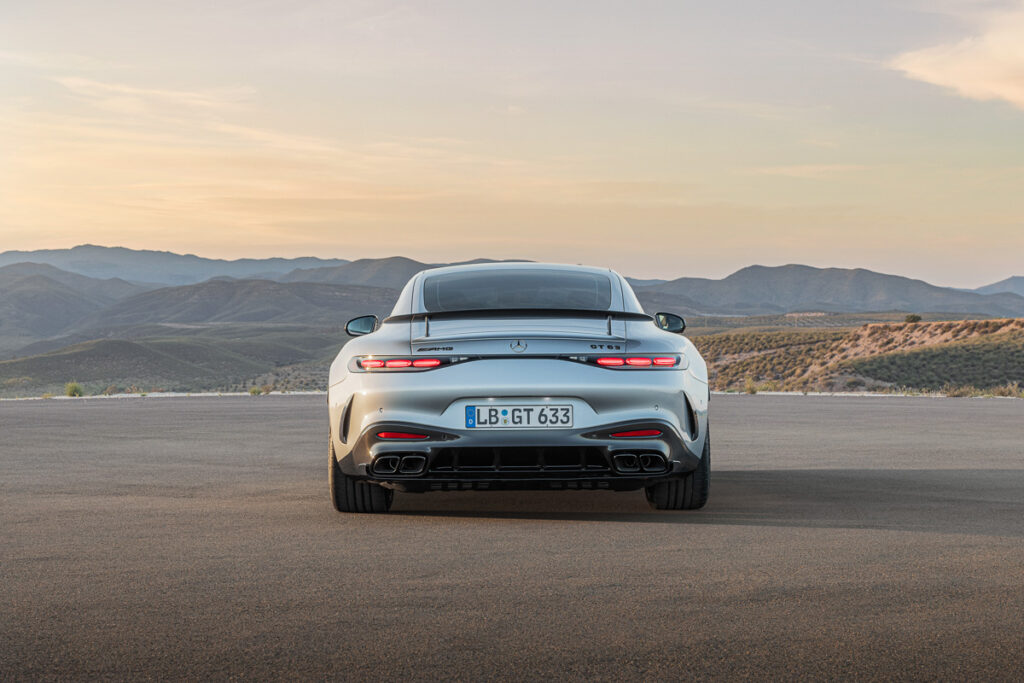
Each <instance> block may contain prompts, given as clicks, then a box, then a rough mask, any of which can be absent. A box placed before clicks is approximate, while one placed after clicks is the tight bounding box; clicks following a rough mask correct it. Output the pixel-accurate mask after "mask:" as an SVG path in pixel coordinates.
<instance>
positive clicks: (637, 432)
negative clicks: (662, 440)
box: [612, 429, 661, 439]
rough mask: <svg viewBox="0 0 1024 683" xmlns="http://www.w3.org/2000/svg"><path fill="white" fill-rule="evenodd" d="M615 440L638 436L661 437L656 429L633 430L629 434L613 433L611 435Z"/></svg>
mask: <svg viewBox="0 0 1024 683" xmlns="http://www.w3.org/2000/svg"><path fill="white" fill-rule="evenodd" d="M612 436H613V437H615V438H616V439H632V438H636V437H639V436H661V431H660V430H658V429H634V430H632V431H629V432H615V433H614V434H612Z"/></svg>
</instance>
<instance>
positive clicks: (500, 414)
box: [466, 405, 572, 429]
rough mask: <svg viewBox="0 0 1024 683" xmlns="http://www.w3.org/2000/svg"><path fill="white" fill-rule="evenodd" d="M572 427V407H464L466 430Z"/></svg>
mask: <svg viewBox="0 0 1024 683" xmlns="http://www.w3.org/2000/svg"><path fill="white" fill-rule="evenodd" d="M566 427H572V406H566V405H557V406H555V405H542V406H538V405H534V406H507V405H498V406H490V405H489V406H466V428H467V429H564V428H566Z"/></svg>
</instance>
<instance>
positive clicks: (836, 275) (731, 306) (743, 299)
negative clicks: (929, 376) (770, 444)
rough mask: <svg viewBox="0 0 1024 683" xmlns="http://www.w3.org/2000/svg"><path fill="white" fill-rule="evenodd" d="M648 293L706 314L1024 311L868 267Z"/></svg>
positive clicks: (801, 269)
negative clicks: (683, 301) (675, 299)
mask: <svg viewBox="0 0 1024 683" xmlns="http://www.w3.org/2000/svg"><path fill="white" fill-rule="evenodd" d="M641 292H642V293H643V294H645V295H647V296H648V297H659V298H662V299H663V298H664V297H665V296H666V295H668V296H680V297H686V299H688V300H689V302H691V303H693V304H695V305H696V306H699V307H700V308H701V309H703V310H702V311H701V312H711V313H729V314H737V315H763V314H770V313H788V312H795V311H810V310H818V311H850V312H856V311H890V310H899V311H919V312H923V311H943V312H949V313H961V312H970V313H979V314H986V315H999V316H1020V315H1024V297H1022V296H1018V295H1016V294H1007V293H1002V294H978V293H974V292H963V291H960V290H956V289H951V288H948V287H936V286H935V285H930V284H928V283H927V282H923V281H921V280H912V279H910V278H905V277H900V276H898V275H885V274H882V273H876V272H873V271H870V270H864V269H862V268H857V269H846V268H812V267H810V266H800V265H788V266H778V267H767V266H750V267H747V268H743V269H742V270H738V271H736V272H735V273H733V274H732V275H730V276H728V277H726V278H724V279H722V280H710V279H705V278H679V279H678V280H672V281H670V282H666V283H664V284H661V285H654V286H652V287H644V288H642V289H641Z"/></svg>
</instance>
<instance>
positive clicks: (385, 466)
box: [372, 455, 402, 474]
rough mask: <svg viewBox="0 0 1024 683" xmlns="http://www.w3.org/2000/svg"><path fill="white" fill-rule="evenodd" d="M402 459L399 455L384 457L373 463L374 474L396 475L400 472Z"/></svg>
mask: <svg viewBox="0 0 1024 683" xmlns="http://www.w3.org/2000/svg"><path fill="white" fill-rule="evenodd" d="M401 460H402V459H401V458H399V457H398V456H397V455H382V456H380V457H379V458H377V459H376V460H374V461H373V467H372V469H373V472H374V474H394V473H395V472H397V471H398V466H399V464H400V463H401Z"/></svg>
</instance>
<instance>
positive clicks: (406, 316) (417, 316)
mask: <svg viewBox="0 0 1024 683" xmlns="http://www.w3.org/2000/svg"><path fill="white" fill-rule="evenodd" d="M459 318H594V319H601V318H607V319H608V320H647V321H653V320H654V317H653V316H649V315H647V314H646V313H636V312H635V311H596V310H595V311H588V310H581V309H578V308H506V309H501V310H494V309H470V310H465V311H437V312H436V313H423V312H421V313H403V314H402V315H392V316H390V317H387V318H384V322H385V323H408V322H415V321H417V320H423V321H425V322H427V323H428V324H429V322H430V321H431V320H457V319H459Z"/></svg>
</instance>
